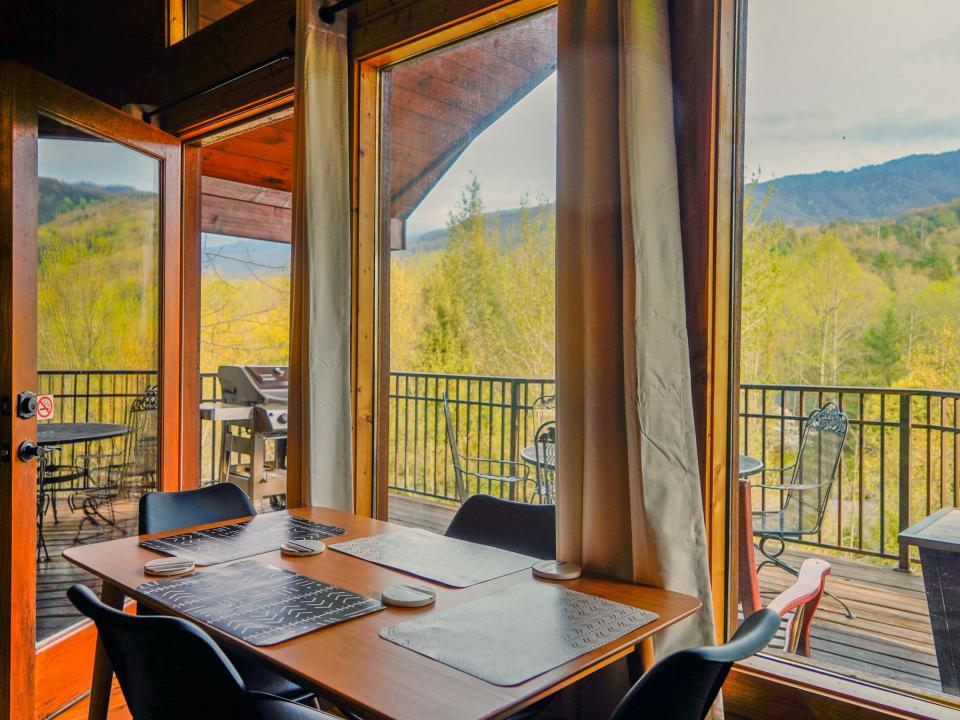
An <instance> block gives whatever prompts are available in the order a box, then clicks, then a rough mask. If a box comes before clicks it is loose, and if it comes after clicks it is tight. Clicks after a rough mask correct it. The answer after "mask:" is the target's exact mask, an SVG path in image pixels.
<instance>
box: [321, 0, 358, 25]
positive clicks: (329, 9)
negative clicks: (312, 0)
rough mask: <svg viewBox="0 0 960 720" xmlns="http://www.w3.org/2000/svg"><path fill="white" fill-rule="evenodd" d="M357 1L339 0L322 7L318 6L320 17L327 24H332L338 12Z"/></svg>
mask: <svg viewBox="0 0 960 720" xmlns="http://www.w3.org/2000/svg"><path fill="white" fill-rule="evenodd" d="M358 2H360V0H340V2H335V3H334V4H333V5H328V6H326V7H322V8H320V19H321V20H323V21H324V22H325V23H326V24H327V25H333V23H334V21H335V20H336V19H337V13H338V12H340V11H341V10H346V9H347V8H349V7H352V6H353V5H356V4H357V3H358Z"/></svg>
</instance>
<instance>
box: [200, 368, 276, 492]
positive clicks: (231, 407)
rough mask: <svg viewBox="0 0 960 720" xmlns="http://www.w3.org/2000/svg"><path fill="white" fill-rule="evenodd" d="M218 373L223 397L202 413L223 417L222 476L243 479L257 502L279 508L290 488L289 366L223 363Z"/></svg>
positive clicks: (240, 481) (243, 485) (210, 417)
mask: <svg viewBox="0 0 960 720" xmlns="http://www.w3.org/2000/svg"><path fill="white" fill-rule="evenodd" d="M217 375H218V376H219V379H220V389H221V397H222V398H223V401H222V402H218V403H209V404H204V405H201V407H200V416H201V417H202V418H204V419H206V420H213V421H219V422H220V423H222V433H221V445H220V470H219V480H220V482H232V483H235V484H236V485H239V486H240V487H241V488H243V490H244V492H246V493H247V495H249V496H250V499H251V500H253V502H254V504H256V505H260V504H261V503H262V502H263V501H268V502H269V503H270V505H271V507H273V508H274V509H280V508H282V507H284V505H285V501H286V492H287V471H286V440H287V392H288V388H289V380H288V375H287V368H285V367H275V366H272V365H271V366H266V365H221V366H220V369H219V370H218V371H217ZM268 443H270V444H271V445H272V450H273V452H272V457H271V459H270V460H268V459H267V455H268V453H267V445H268Z"/></svg>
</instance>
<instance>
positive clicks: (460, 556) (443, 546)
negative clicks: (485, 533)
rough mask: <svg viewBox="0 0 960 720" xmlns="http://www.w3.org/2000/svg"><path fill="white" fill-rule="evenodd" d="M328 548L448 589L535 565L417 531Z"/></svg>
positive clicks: (510, 554)
mask: <svg viewBox="0 0 960 720" xmlns="http://www.w3.org/2000/svg"><path fill="white" fill-rule="evenodd" d="M330 547H331V548H333V549H334V550H337V551H339V552H342V553H346V554H347V555H353V556H354V557H358V558H362V559H363V560H368V561H369V562H372V563H376V564H377V565H384V566H386V567H389V568H393V569H394V570H401V571H403V572H405V573H410V574H411V575H416V576H417V577H422V578H426V579H427V580H433V581H434V582H438V583H443V584H444V585H449V586H451V587H469V586H470V585H476V584H477V583H482V582H486V581H487V580H493V579H494V578H498V577H502V576H504V575H509V574H510V573H514V572H517V571H518V570H526V569H527V568H529V567H530V566H532V565H533V564H534V563H535V562H538V561H537V559H536V558H532V557H530V556H528V555H520V554H519V553H515V552H509V551H508V550H501V549H499V548H495V547H490V546H489V545H478V544H477V543H472V542H466V541H464V540H456V539H454V538H448V537H444V536H443V535H436V534H434V533H431V532H426V531H420V530H401V531H398V532H389V533H384V534H383V535H373V536H371V537H364V538H359V539H357V540H348V541H346V542H340V543H337V544H335V545H331V546H330Z"/></svg>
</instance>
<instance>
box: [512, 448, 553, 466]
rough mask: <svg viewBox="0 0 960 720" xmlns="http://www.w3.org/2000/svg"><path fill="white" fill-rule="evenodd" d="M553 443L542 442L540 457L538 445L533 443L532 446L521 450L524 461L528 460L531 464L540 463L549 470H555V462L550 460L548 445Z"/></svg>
mask: <svg viewBox="0 0 960 720" xmlns="http://www.w3.org/2000/svg"><path fill="white" fill-rule="evenodd" d="M549 444H552V443H540V459H539V460H538V459H537V447H536V445H531V446H530V447H525V448H523V449H522V450H521V451H520V457H521V458H523V461H524V462H528V463H530V464H531V465H540V466H541V467H545V468H547V469H548V470H555V469H556V468H554V466H553V462H551V461H550V460H548V458H549V457H550V454H549V453H547V445H549Z"/></svg>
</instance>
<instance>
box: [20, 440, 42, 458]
mask: <svg viewBox="0 0 960 720" xmlns="http://www.w3.org/2000/svg"><path fill="white" fill-rule="evenodd" d="M42 456H43V448H41V447H40V446H39V445H37V444H36V443H35V442H33V440H24V441H23V442H22V443H20V447H18V448H17V457H18V458H20V460H21V462H30V461H31V460H34V459H36V458H39V457H42Z"/></svg>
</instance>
